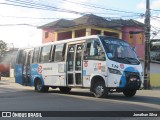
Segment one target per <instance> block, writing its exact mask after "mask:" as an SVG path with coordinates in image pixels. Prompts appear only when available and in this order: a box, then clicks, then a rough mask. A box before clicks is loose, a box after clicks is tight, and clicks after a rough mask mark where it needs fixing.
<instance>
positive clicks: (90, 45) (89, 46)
mask: <svg viewBox="0 0 160 120" xmlns="http://www.w3.org/2000/svg"><path fill="white" fill-rule="evenodd" d="M84 52H85V54H84V55H85V56H84V59H85V60H104V59H105V54H104V52H103V49H102V47H101V45H100V42H99V41H98V40H91V41H88V42H87V43H86V48H85V51H84Z"/></svg>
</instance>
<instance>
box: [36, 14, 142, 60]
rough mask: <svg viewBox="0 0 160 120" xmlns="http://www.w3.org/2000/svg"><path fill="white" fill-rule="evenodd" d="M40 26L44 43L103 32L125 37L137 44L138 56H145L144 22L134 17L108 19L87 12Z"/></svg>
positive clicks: (131, 43) (102, 33) (133, 44)
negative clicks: (128, 18) (77, 16)
mask: <svg viewBox="0 0 160 120" xmlns="http://www.w3.org/2000/svg"><path fill="white" fill-rule="evenodd" d="M38 28H39V29H42V43H47V42H54V41H58V40H64V39H70V38H76V37H82V36H88V35H96V34H101V35H107V36H112V37H117V38H121V39H124V40H125V41H127V42H129V43H130V45H131V46H132V47H134V46H136V50H137V54H138V56H139V57H140V58H142V59H143V58H144V24H143V23H140V22H138V21H135V20H132V19H130V20H122V19H117V20H106V19H105V18H103V17H100V16H96V15H93V14H87V15H84V16H82V17H79V18H76V19H73V20H65V19H60V20H57V21H54V22H51V23H48V24H45V25H42V26H39V27H38ZM135 33H136V34H135Z"/></svg>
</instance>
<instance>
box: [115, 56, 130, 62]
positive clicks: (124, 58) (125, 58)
mask: <svg viewBox="0 0 160 120" xmlns="http://www.w3.org/2000/svg"><path fill="white" fill-rule="evenodd" d="M117 58H118V59H123V60H126V61H127V62H129V63H132V62H131V61H130V60H129V59H128V58H127V57H117Z"/></svg>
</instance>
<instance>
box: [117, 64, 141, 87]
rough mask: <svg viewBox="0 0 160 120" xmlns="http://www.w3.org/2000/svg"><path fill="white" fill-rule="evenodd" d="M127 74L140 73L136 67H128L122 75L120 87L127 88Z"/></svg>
mask: <svg viewBox="0 0 160 120" xmlns="http://www.w3.org/2000/svg"><path fill="white" fill-rule="evenodd" d="M125 72H136V73H137V72H138V73H139V71H138V70H137V69H135V68H134V67H127V68H126V69H125V70H124V72H123V74H122V77H121V80H120V83H119V87H125V86H126V83H127V80H126V75H125ZM139 77H140V76H139Z"/></svg>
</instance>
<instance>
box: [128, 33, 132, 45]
mask: <svg viewBox="0 0 160 120" xmlns="http://www.w3.org/2000/svg"><path fill="white" fill-rule="evenodd" d="M128 43H130V44H132V43H133V34H129V41H128Z"/></svg>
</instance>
